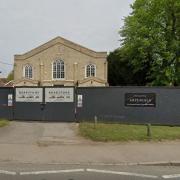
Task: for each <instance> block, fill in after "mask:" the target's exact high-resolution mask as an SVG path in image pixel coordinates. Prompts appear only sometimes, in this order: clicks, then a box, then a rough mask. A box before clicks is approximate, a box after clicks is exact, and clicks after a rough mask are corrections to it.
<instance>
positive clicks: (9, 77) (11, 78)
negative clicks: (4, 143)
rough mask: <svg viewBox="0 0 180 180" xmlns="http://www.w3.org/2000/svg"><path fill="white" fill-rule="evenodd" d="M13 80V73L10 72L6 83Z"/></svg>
mask: <svg viewBox="0 0 180 180" xmlns="http://www.w3.org/2000/svg"><path fill="white" fill-rule="evenodd" d="M13 79H14V71H13V70H12V71H11V72H10V73H9V74H8V76H7V80H8V81H11V80H13Z"/></svg>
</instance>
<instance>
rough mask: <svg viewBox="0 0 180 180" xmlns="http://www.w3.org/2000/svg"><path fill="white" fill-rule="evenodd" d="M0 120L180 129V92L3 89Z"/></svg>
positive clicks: (48, 88) (97, 89) (102, 89)
mask: <svg viewBox="0 0 180 180" xmlns="http://www.w3.org/2000/svg"><path fill="white" fill-rule="evenodd" d="M0 118H7V119H17V120H43V121H59V122H73V121H74V122H76V121H93V122H95V119H96V121H98V122H99V121H103V122H109V123H112V122H118V123H127V124H162V125H180V88H179V87H177V88H166V87H89V88H88V87H84V88H83V87H79V88H74V87H17V88H0Z"/></svg>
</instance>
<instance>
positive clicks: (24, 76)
mask: <svg viewBox="0 0 180 180" xmlns="http://www.w3.org/2000/svg"><path fill="white" fill-rule="evenodd" d="M26 66H31V68H32V78H28V77H26V75H25V68H26ZM23 78H24V79H31V80H33V79H34V67H33V65H32V64H29V63H27V64H25V65H23Z"/></svg>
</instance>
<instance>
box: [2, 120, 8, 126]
mask: <svg viewBox="0 0 180 180" xmlns="http://www.w3.org/2000/svg"><path fill="white" fill-rule="evenodd" d="M8 124H9V121H8V120H7V119H0V127H4V126H7V125H8Z"/></svg>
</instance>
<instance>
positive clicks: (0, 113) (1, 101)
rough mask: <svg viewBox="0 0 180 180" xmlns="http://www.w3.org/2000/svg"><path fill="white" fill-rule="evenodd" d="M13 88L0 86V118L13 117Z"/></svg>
mask: <svg viewBox="0 0 180 180" xmlns="http://www.w3.org/2000/svg"><path fill="white" fill-rule="evenodd" d="M13 99H14V91H13V88H9V87H6V88H5V87H1V88H0V119H3V118H6V119H13Z"/></svg>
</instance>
